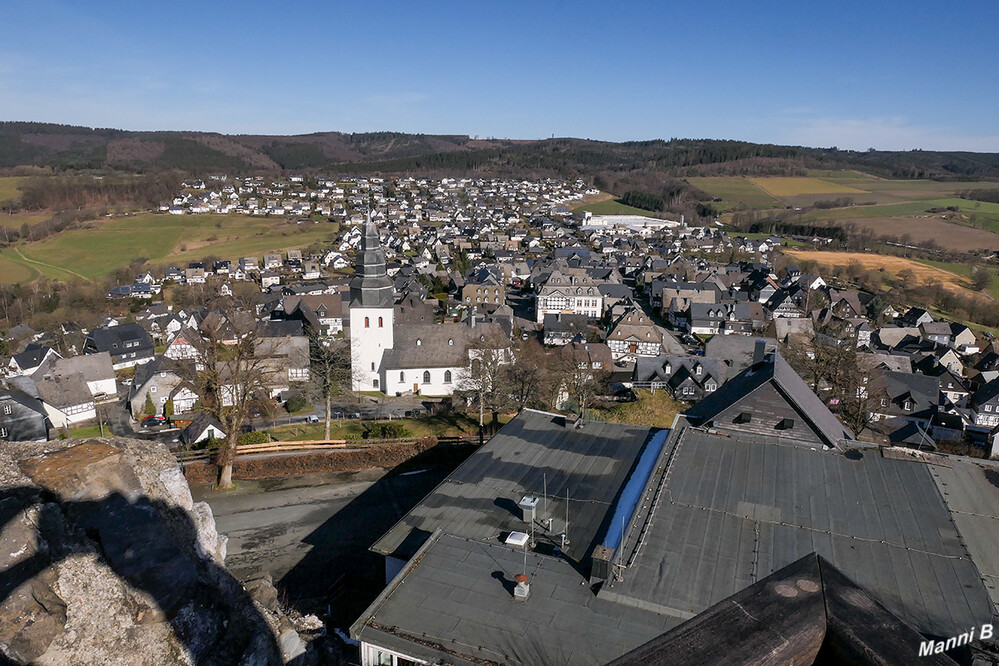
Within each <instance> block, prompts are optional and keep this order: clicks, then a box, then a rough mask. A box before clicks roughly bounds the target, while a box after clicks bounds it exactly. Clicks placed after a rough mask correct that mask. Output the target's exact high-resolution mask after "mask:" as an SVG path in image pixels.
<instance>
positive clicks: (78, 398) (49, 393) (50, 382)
mask: <svg viewBox="0 0 999 666" xmlns="http://www.w3.org/2000/svg"><path fill="white" fill-rule="evenodd" d="M36 384H37V385H38V395H39V396H40V397H41V399H42V401H43V402H45V403H46V404H49V405H52V406H53V407H57V408H59V409H65V408H67V407H75V406H76V405H84V404H87V403H92V402H93V401H94V396H93V395H92V394H91V393H90V389H89V388H88V387H87V382H86V380H84V378H83V375H80V374H73V375H56V376H53V377H49V378H46V379H43V380H41V381H39V382H36Z"/></svg>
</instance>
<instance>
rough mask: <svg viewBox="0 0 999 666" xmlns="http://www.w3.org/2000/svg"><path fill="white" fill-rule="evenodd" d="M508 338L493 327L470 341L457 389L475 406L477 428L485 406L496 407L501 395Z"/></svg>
mask: <svg viewBox="0 0 999 666" xmlns="http://www.w3.org/2000/svg"><path fill="white" fill-rule="evenodd" d="M510 357H511V353H510V340H509V339H508V338H507V337H506V336H505V335H503V333H501V332H500V331H499V330H494V331H492V332H490V333H488V334H485V335H483V336H482V337H481V338H479V339H478V340H476V341H475V342H473V343H472V345H471V346H470V347H469V349H468V359H469V367H468V369H467V370H466V371H465V372H464V373H462V374H463V376H462V377H461V378H460V379H459V382H458V390H459V392H461V393H464V394H465V395H466V396H469V397H471V398H472V399H474V400H475V401H476V402H477V403H478V405H479V428H482V426H483V425H484V418H483V417H484V415H485V410H486V409H487V408H490V409H493V408H496V407H497V406H498V405H499V404H500V403H501V402H502V401H503V399H504V398H505V395H506V393H505V390H504V387H503V380H504V366H505V365H506V364H507V363H508V362H509V360H510Z"/></svg>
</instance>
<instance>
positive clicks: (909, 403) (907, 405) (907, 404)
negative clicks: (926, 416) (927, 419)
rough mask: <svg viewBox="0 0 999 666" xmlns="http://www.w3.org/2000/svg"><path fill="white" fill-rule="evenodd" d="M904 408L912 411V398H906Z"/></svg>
mask: <svg viewBox="0 0 999 666" xmlns="http://www.w3.org/2000/svg"><path fill="white" fill-rule="evenodd" d="M902 409H904V410H905V411H907V412H911V411H912V401H911V400H906V401H905V402H904V403H902Z"/></svg>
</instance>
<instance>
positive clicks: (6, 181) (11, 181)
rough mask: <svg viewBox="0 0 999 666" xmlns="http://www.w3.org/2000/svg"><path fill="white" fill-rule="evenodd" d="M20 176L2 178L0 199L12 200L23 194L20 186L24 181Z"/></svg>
mask: <svg viewBox="0 0 999 666" xmlns="http://www.w3.org/2000/svg"><path fill="white" fill-rule="evenodd" d="M24 180H25V179H24V178H22V177H20V176H5V177H3V178H0V201H12V200H14V199H18V198H19V197H20V196H21V191H20V190H19V189H17V188H18V186H19V185H20V184H21V183H23V182H24Z"/></svg>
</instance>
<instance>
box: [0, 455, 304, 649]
mask: <svg viewBox="0 0 999 666" xmlns="http://www.w3.org/2000/svg"><path fill="white" fill-rule="evenodd" d="M225 543H226V540H225V537H223V536H221V535H219V534H218V533H217V531H216V529H215V521H214V518H213V517H212V512H211V508H210V507H209V506H208V505H207V504H206V503H203V502H200V503H194V502H193V501H192V498H191V493H190V489H189V488H188V485H187V482H186V480H185V479H184V476H183V473H182V472H181V470H180V468H179V467H178V465H177V463H176V461H175V460H174V458H173V457H172V456H171V455H170V453H169V452H168V451H167V449H166V448H165V447H164V446H162V445H161V444H157V443H154V442H145V441H139V440H130V439H119V438H104V439H91V440H86V441H74V440H68V441H63V442H48V443H45V444H37V443H7V442H4V443H0V572H2V573H0V654H3V655H4V656H6V657H7V658H8V659H12V660H14V661H15V662H19V663H28V662H30V663H35V664H43V665H57V664H66V665H69V664H73V665H76V664H130V665H131V664H279V663H296V664H306V663H311V662H314V661H315V659H316V657H315V655H313V654H312V652H311V651H307V649H306V647H307V646H306V644H305V643H303V641H302V640H301V638H300V637H299V633H298V632H296V627H298V628H299V629H301V630H308V631H320V630H321V628H322V625H321V623H320V622H318V620H316V619H315V618H313V617H306V618H301V617H295V618H294V619H292V618H291V617H290V616H289V615H288V614H287V613H285V612H283V611H282V609H280V608H279V607H278V605H277V603H276V594H272V593H271V592H272V591H273V588H272V587H270V584H269V582H268V581H262V582H260V581H258V582H256V583H255V584H254V586H253V591H252V593H248V592H247V590H246V589H245V588H244V587H243V586H242V585H241V584H240V583H239V582H238V581H237V580H236V579H234V578H233V577H232V576H231V575H230V574H229V573H228V571H226V569H225V567H224V564H223V562H224V559H225ZM268 588H269V589H268ZM261 602H262V603H261ZM0 661H2V658H0Z"/></svg>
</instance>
